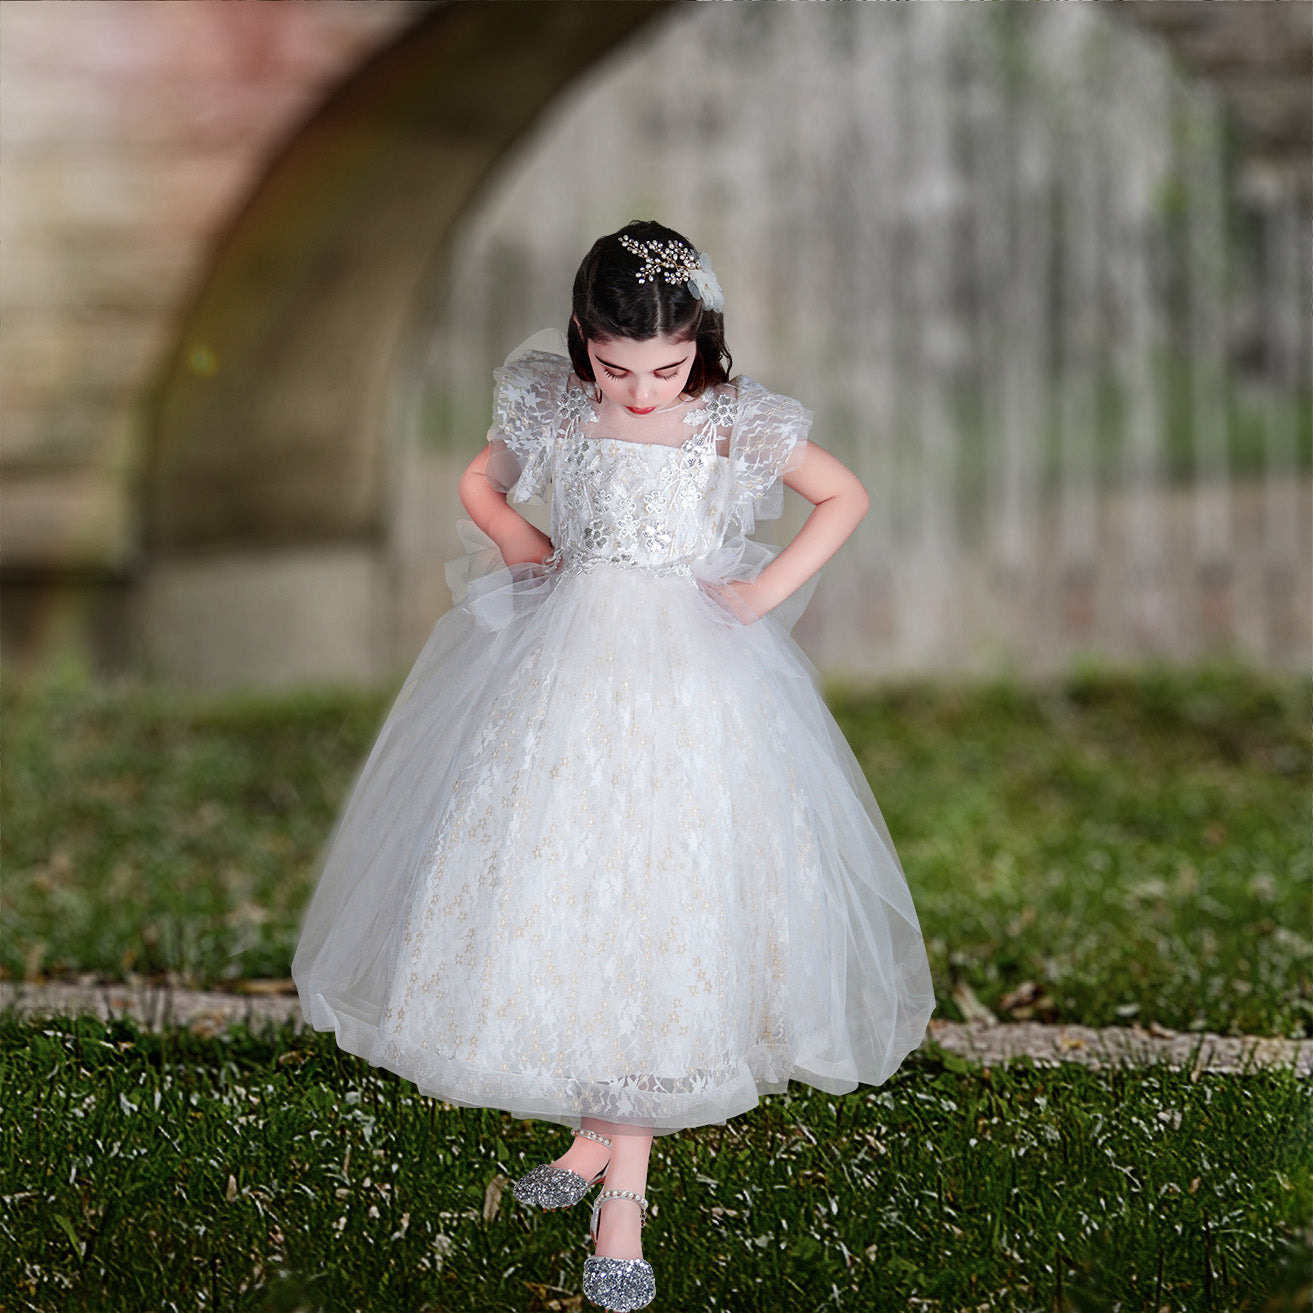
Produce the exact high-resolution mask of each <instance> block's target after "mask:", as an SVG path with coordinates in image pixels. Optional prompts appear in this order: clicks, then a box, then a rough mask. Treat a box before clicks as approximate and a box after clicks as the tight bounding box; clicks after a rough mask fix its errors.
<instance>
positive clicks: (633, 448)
mask: <svg viewBox="0 0 1313 1313" xmlns="http://www.w3.org/2000/svg"><path fill="white" fill-rule="evenodd" d="M496 377H497V387H496V392H495V395H494V402H493V409H494V423H493V427H492V429H491V430H490V431H489V435H488V436H489V441H490V443H491V445H492V451H491V453H490V456H489V462H488V471H487V472H488V477H489V479H490V480H491V481H492V483H493V484H494V486H496V487H498V488H500V489H501V490H503V491H506V492H507V493H508V494H509V496H510V498H511V499H512V500H514V501H527V500H529V499H530V498H533V497H543V496H545V495H546V493H547V489H548V487H549V486H550V488H551V537H552V541H553V543H554V544H555V548H556V555H557V558H558V561H559V563H560V565H561V566H562V567H563V568H564V569H565V570H567V571H571V572H573V571H577V570H587V569H591V568H592V567H594V566H595V565H597V564H599V563H602V562H607V563H610V564H615V565H624V566H637V567H641V568H644V569H647V570H651V571H655V572H657V573H662V574H665V573H689V572H691V570H692V566H693V564H694V563H695V562H696V561H699V560H701V559H703V558H705V557H707V556H708V555H709V554H710V553H711V552H713V551H715V550H716V549H717V548H719V547H721V546H722V545H723V544H724V543H725V541H726V538H727V537H728V536H729V535H730V534H732V533H739V534H746V533H750V532H751V531H752V530H753V528H754V527H755V524H756V522H757V521H758V520H761V519H771V518H774V517H776V516H778V515H779V513H780V508H781V500H782V498H781V489H780V478H781V476H782V475H783V474H785V473H787V472H788V471H789V470H790V469H793V468H794V467H795V466H796V465H797V464H798V462H799V461H800V460H801V458H802V452H803V450H804V448H805V445H806V440H807V431H808V428H809V426H810V422H811V415H810V413H809V412H808V411H807V410H806V409H805V408H804V407H803V406H801V405H800V404H799V403H798V402H796V401H794V400H793V399H792V398H789V397H783V396H779V395H778V394H776V393H772V392H768V391H767V390H766V389H765V388H763V387H762V386H761V385H760V384H759V383H756V382H755V381H754V380H752V379H750V378H746V377H740V378H739V379H737V380H736V382H735V383H734V384H721V385H719V386H716V387H712V388H708V389H707V390H706V391H705V392H704V393H703V394H702V395H701V396H700V397H697V398H695V399H692V400H689V401H687V402H686V403H684V404H682V405H679V406H675V407H672V408H671V409H669V410H667V411H664V412H663V413H661V414H657V415H652V416H643V417H640V418H637V419H636V418H634V417H631V416H625V415H623V414H622V413H616V412H615V411H614V410H613V409H612V408H611V407H610V406H609V403H606V402H602V403H598V402H596V401H595V400H594V393H593V390H592V387H591V385H589V384H586V383H583V382H581V380H580V379H579V378H578V377H576V376H575V374H574V373H573V372H572V371H571V368H570V362H569V360H568V359H566V358H564V357H561V356H556V355H552V354H549V353H546V352H531V353H529V354H527V355H525V356H522V357H521V358H519V359H517V360H513V361H512V362H511V363H509V364H507V365H506V366H505V367H503V368H502V369H500V370H498V371H497V375H496Z"/></svg>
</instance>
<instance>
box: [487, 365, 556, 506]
mask: <svg viewBox="0 0 1313 1313" xmlns="http://www.w3.org/2000/svg"><path fill="white" fill-rule="evenodd" d="M569 369H570V362H569V360H568V359H565V358H562V357H561V356H558V355H553V354H550V353H548V352H545V351H531V352H529V353H528V354H526V355H522V356H518V357H512V359H510V360H508V361H507V362H506V364H504V365H503V366H502V367H501V368H500V369H496V370H494V371H493V379H494V381H495V386H494V388H493V396H492V427H491V428H490V429H489V430H488V444H489V446H490V447H491V449H492V450H491V451H490V453H489V455H488V464H487V468H486V470H485V474H486V477H487V479H488V482H489V483H490V484H492V486H493V487H494V488H496V489H497V491H498V492H503V493H506V495H507V496H508V497H509V498H510V500H512V501H518V502H524V501H529V500H530V499H531V498H534V497H538V498H541V497H543V496H544V494H545V492H546V490H547V485H548V483H549V482H550V481H551V477H552V459H551V458H552V449H553V445H554V442H555V438H556V429H557V423H558V419H559V413H560V403H561V397H562V396H563V394H564V391H565V381H566V375H567V374H568V372H569Z"/></svg>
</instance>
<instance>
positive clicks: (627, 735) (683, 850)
mask: <svg viewBox="0 0 1313 1313" xmlns="http://www.w3.org/2000/svg"><path fill="white" fill-rule="evenodd" d="M471 566H472V567H473V568H472V570H471V573H472V574H473V575H474V579H473V582H472V583H470V584H469V585H468V588H469V591H468V592H467V593H465V596H464V597H463V599H462V600H461V601H460V602H459V603H458V605H456V606H455V607H454V608H453V609H452V610H451V611H449V612H447V614H446V615H444V616H443V617H442V618H441V619H440V620H439V621H438V623H437V624H436V625H435V627H434V629H433V631H432V633H431V635H430V637H429V639H428V641H427V643H426V645H425V647H424V649H423V651H422V652H421V653H420V656H419V658H418V659H417V661H416V662H415V665H414V667H413V668H412V670H411V672H410V674H409V676H408V677H407V679H406V681H405V684H404V686H403V687H402V689H401V692H400V693H399V695H398V697H397V699H396V702H395V703H394V704H393V706H392V708H391V710H390V711H389V712H388V715H387V717H386V720H385V722H384V724H383V726H382V728H381V730H380V732H379V735H378V739H377V741H376V742H375V744H374V747H373V749H372V751H371V753H370V754H369V757H368V759H367V760H366V762H365V764H364V766H363V767H362V769H361V771H360V774H359V775H358V777H357V779H356V781H355V784H354V786H353V788H352V790H351V793H350V795H349V798H348V801H347V804H346V806H345V808H344V810H343V812H342V815H341V816H340V818H339V820H338V822H337V825H336V827H335V829H334V831H333V833H332V835H331V837H330V839H329V842H328V844H327V847H326V850H325V855H324V859H323V864H322V873H321V876H320V880H319V883H318V886H317V888H316V891H315V893H314V896H313V898H312V900H311V903H310V905H309V908H308V910H307V912H306V915H305V918H304V921H303V925H302V928H301V935H300V941H299V944H298V947H297V950H296V954H295V958H294V961H293V967H292V972H293V976H294V978H295V981H296V985H297V989H298V991H299V993H300V997H301V1005H302V1010H303V1012H304V1015H305V1018H306V1020H307V1021H308V1022H309V1023H310V1024H311V1025H313V1026H314V1027H315V1028H316V1029H320V1030H329V1029H331V1030H333V1031H335V1032H336V1034H337V1040H338V1043H339V1044H340V1045H341V1046H342V1047H343V1048H344V1049H346V1050H348V1051H350V1052H352V1053H355V1054H357V1055H359V1056H361V1057H363V1058H365V1059H367V1060H368V1061H369V1062H371V1063H373V1064H375V1065H377V1066H380V1067H385V1068H388V1069H390V1070H392V1071H395V1072H397V1073H399V1074H400V1075H401V1076H403V1077H405V1078H406V1079H408V1080H410V1081H413V1082H414V1083H415V1084H416V1085H417V1086H418V1087H419V1089H420V1090H421V1091H422V1092H424V1093H427V1094H431V1095H435V1096H438V1097H440V1098H442V1099H444V1100H447V1101H449V1102H451V1103H454V1104H460V1105H467V1106H475V1107H492V1108H503V1109H506V1110H508V1111H510V1112H511V1113H513V1114H515V1115H517V1116H521V1117H531V1118H538V1119H542V1120H546V1121H551V1122H557V1123H560V1124H562V1125H567V1126H578V1125H579V1124H580V1122H581V1120H582V1119H583V1118H585V1117H591V1118H601V1119H604V1120H607V1121H612V1122H620V1123H629V1124H633V1125H635V1126H643V1127H652V1128H653V1129H654V1131H655V1133H657V1134H666V1133H669V1132H672V1131H677V1130H680V1129H683V1128H685V1127H690V1126H696V1125H702V1124H706V1123H709V1122H720V1121H724V1120H725V1119H727V1118H729V1117H732V1116H735V1115H737V1114H739V1113H742V1112H744V1111H746V1110H748V1109H750V1108H752V1107H753V1106H754V1105H755V1104H756V1103H757V1102H758V1099H759V1097H760V1096H761V1095H762V1094H768V1093H777V1092H780V1091H783V1090H784V1089H785V1088H786V1087H787V1085H788V1083H789V1082H790V1081H797V1082H803V1083H805V1084H808V1085H812V1086H815V1087H817V1088H819V1089H822V1090H826V1091H829V1092H831V1093H834V1094H842V1093H846V1092H849V1091H851V1090H853V1089H855V1088H856V1086H857V1085H858V1083H859V1082H862V1083H867V1084H871V1085H877V1084H880V1083H881V1082H883V1081H885V1080H886V1079H887V1078H888V1077H889V1076H890V1075H891V1074H892V1073H893V1072H894V1071H895V1070H896V1069H897V1067H898V1066H899V1065H900V1063H901V1062H902V1061H903V1059H904V1058H905V1057H906V1055H907V1054H908V1053H909V1052H910V1051H911V1050H912V1049H914V1048H915V1047H916V1046H917V1045H918V1044H919V1043H920V1041H921V1039H922V1037H923V1036H924V1034H925V1030H926V1026H927V1023H928V1021H929V1018H930V1014H931V1011H932V1009H933V990H932V987H931V980H930V973H929V967H928V964H927V960H926V953H925V945H924V941H923V938H922V935H921V930H920V926H919V923H918V920H917V915H916V911H915V908H914V906H913V903H912V899H911V895H910V893H909V891H908V887H907V883H906V881H905V879H904V876H903V873H902V870H901V868H900V866H899V862H898V858H897V856H896V854H895V852H894V848H893V845H892V844H891V842H890V839H889V835H888V832H887V830H886V828H885V825H884V821H883V819H882V817H881V815H880V812H879V809H878V807H877V805H876V802H875V799H874V797H873V796H872V794H871V790H870V788H869V786H868V784H867V782H866V779H865V777H864V776H863V774H862V772H861V770H860V768H859V767H858V765H857V762H856V761H855V759H854V757H853V754H852V752H851V750H850V748H849V746H848V744H847V743H846V741H845V740H844V738H843V736H842V735H841V733H840V732H839V730H838V727H837V726H836V725H835V723H834V720H833V718H832V717H831V716H830V714H829V712H828V710H827V709H826V707H825V705H824V703H823V702H822V700H821V698H820V696H819V693H818V691H817V684H816V678H815V671H814V670H813V669H812V667H811V665H810V663H809V662H808V661H807V658H806V657H805V656H804V655H803V653H802V652H801V650H800V649H799V648H798V647H797V645H796V644H795V643H794V641H793V640H792V638H791V637H790V636H789V633H788V631H787V629H786V628H785V626H784V625H783V624H781V623H780V622H779V621H777V620H776V619H775V618H774V613H772V614H771V615H768V616H766V617H764V618H763V619H761V620H760V621H757V622H756V623H754V624H747V625H745V624H742V623H740V622H739V621H738V620H737V619H735V618H734V617H733V616H731V615H730V614H729V613H728V612H727V611H726V610H725V609H724V608H723V607H722V606H721V605H719V604H718V603H717V602H716V601H714V600H713V599H712V598H711V597H710V596H709V595H708V594H707V592H706V591H705V590H704V589H703V588H701V587H699V585H698V583H697V581H696V580H695V579H691V578H689V577H688V576H687V575H680V574H672V575H660V574H656V573H652V572H649V571H646V570H642V569H636V568H627V567H623V566H619V565H613V564H610V563H598V564H597V565H596V566H595V567H594V568H591V569H587V570H580V571H569V570H566V571H551V572H548V571H544V570H542V569H540V568H538V567H527V566H525V567H513V568H509V569H508V568H507V567H505V566H504V565H501V564H500V559H499V558H497V560H496V561H494V562H491V563H489V560H488V557H487V554H486V553H485V554H484V557H483V560H482V566H483V571H482V573H481V572H480V566H479V563H478V559H477V558H476V556H475V555H471V557H469V558H467V559H466V561H465V562H464V563H463V568H462V572H463V571H464V569H466V568H469V567H471ZM457 591H458V592H464V591H465V585H458V588H457Z"/></svg>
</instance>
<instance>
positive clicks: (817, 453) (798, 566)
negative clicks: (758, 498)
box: [727, 442, 871, 618]
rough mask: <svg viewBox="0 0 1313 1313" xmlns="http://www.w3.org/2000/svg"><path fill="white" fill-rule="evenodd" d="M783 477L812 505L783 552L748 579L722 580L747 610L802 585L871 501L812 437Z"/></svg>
mask: <svg viewBox="0 0 1313 1313" xmlns="http://www.w3.org/2000/svg"><path fill="white" fill-rule="evenodd" d="M784 483H785V485H786V486H787V487H790V488H792V489H793V490H794V491H795V492H799V493H801V494H802V495H803V496H804V497H806V498H807V500H808V501H809V502H811V503H813V505H814V506H815V508H816V509H815V510H813V511H812V513H811V514H810V515H809V516H808V517H807V519H806V521H805V522H804V524H803V526H802V528H801V529H799V530H798V532H797V533H796V534H795V535H794V537H793V540H792V541H791V542H790V543H789V545H788V546H787V547H785V548H784V550H783V551H782V552H780V554H779V555H778V556H777V557H776V558H775V559H774V560H773V561H772V562H771V563H770V564H769V565H768V566H766V568H765V569H764V570H762V572H761V573H760V574H759V575H758V576H757V577H756V579H754V580H752V581H748V580H745V579H735V580H732V581H731V582H730V583H729V584H728V585H727V586H728V587H729V588H730V589H732V590H733V591H734V592H735V593H737V594H738V596H739V598H740V600H741V601H742V602H743V603H744V605H746V607H747V608H748V610H749V611H750V612H751V613H752V616H751V617H750V618H755V617H757V616H762V615H765V614H766V612H767V611H770V610H772V609H773V608H774V607H777V606H778V605H779V604H780V603H781V602H782V601H784V599H785V598H786V597H788V596H789V594H790V593H792V592H794V591H796V590H797V589H799V588H801V587H802V585H803V584H804V583H806V582H807V580H808V579H810V578H811V577H812V575H814V574H815V573H816V571H817V570H819V569H820V568H821V566H823V565H824V564H825V563H826V561H828V560H829V559H830V557H832V556H833V555H834V554H835V552H837V551H838V550H839V548H840V547H841V546H842V545H843V543H844V540H845V539H846V538H847V537H848V535H849V534H850V533H852V531H853V530H854V529H855V528H856V527H857V526H858V524H859V523H860V522H861V519H862V516H863V515H865V514H866V511H867V508H868V507H869V506H870V504H871V497H870V494H869V493H868V492H867V491H866V489H865V488H864V487H862V484H861V480H859V479H858V477H857V476H856V475H855V474H854V473H853V472H852V470H850V469H849V468H848V467H847V466H846V465H845V464H844V463H843V462H842V461H841V460H839V459H838V458H837V457H835V456H831V455H830V453H829V452H828V451H826V450H825V449H824V448H823V447H818V446H817V445H816V444H815V443H814V442H809V443H808V444H807V449H806V451H805V452H804V453H803V458H802V462H801V464H799V465H798V467H797V468H796V469H794V470H792V471H790V472H789V473H788V474H786V475H785V476H784Z"/></svg>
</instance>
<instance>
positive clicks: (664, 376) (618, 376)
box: [602, 367, 676, 383]
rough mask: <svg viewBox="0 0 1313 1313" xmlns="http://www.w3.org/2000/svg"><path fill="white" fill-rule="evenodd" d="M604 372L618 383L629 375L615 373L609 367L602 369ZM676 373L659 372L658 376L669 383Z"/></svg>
mask: <svg viewBox="0 0 1313 1313" xmlns="http://www.w3.org/2000/svg"><path fill="white" fill-rule="evenodd" d="M602 373H603V374H605V375H606V376H607V378H613V379H615V380H616V382H617V383H618V382H619V381H620V380H621V379H622V378H625V377H627V375H625V374H613V373H612V372H611V371H610V370H609V369H606V368H605V367H604V368H603V369H602ZM675 373H676V371H674V370H672V371H671V372H670V373H669V374H658V375H657V378H659V379H660V380H661V381H662V382H663V383H669V382H670V380H671V379H672V378H674V377H675Z"/></svg>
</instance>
